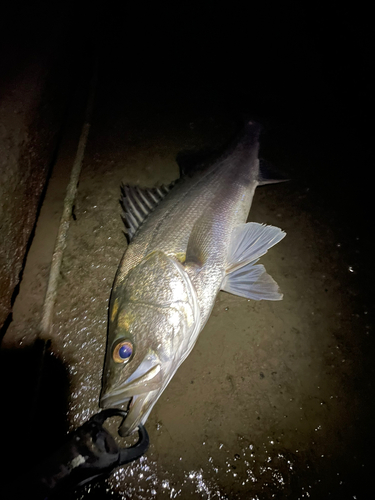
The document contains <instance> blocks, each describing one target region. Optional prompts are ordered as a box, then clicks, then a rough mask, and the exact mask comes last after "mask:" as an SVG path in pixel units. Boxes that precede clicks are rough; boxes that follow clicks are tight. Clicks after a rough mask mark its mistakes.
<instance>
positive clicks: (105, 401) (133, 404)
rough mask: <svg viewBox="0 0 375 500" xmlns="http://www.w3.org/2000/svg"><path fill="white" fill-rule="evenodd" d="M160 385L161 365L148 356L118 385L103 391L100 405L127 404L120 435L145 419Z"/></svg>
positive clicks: (117, 405)
mask: <svg viewBox="0 0 375 500" xmlns="http://www.w3.org/2000/svg"><path fill="white" fill-rule="evenodd" d="M162 385H163V377H162V370H161V365H160V363H157V364H155V359H152V358H151V357H150V356H148V357H146V358H145V359H144V360H143V361H142V363H141V364H140V365H139V367H138V368H137V369H136V370H135V371H134V372H133V373H132V374H131V375H130V376H129V377H128V378H127V379H126V380H125V382H124V383H123V384H122V385H121V386H120V387H118V388H115V389H108V390H104V391H103V393H102V395H101V397H100V406H101V407H102V408H116V407H117V408H118V407H119V406H120V405H125V404H128V408H127V411H128V415H127V417H126V419H125V421H124V423H123V424H122V425H121V427H120V429H119V434H120V435H121V436H128V435H129V434H131V433H132V432H134V431H136V430H137V428H138V425H139V424H140V423H142V424H143V423H144V422H145V421H146V420H147V417H148V415H149V413H150V411H151V409H152V407H153V405H154V404H155V402H156V401H157V394H158V393H159V392H160V388H161V386H162Z"/></svg>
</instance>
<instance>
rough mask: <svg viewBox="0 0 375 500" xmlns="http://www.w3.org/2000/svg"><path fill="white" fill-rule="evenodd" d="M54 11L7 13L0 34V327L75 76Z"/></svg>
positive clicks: (68, 43) (70, 48)
mask: <svg viewBox="0 0 375 500" xmlns="http://www.w3.org/2000/svg"><path fill="white" fill-rule="evenodd" d="M56 14H58V13H56V11H52V12H50V13H49V16H48V17H47V18H45V19H44V21H43V22H42V21H40V20H39V21H38V19H40V18H39V16H37V14H36V13H35V12H34V13H33V17H31V18H30V19H28V18H27V13H25V12H24V16H23V18H22V19H21V20H20V19H17V16H18V14H17V13H14V15H13V17H12V16H10V17H9V19H8V22H9V25H12V26H16V27H18V31H17V32H14V31H12V32H10V31H8V34H7V35H5V34H4V32H3V33H2V35H3V36H2V39H0V328H1V327H2V326H3V325H4V322H6V320H7V318H9V314H10V312H11V306H12V296H13V295H14V294H15V290H16V287H17V285H18V283H19V281H20V275H21V273H22V268H23V262H24V259H25V255H26V251H27V247H28V243H29V241H30V237H31V235H32V231H33V227H34V225H35V222H36V217H37V213H38V208H39V205H40V203H41V197H42V194H43V190H44V187H45V185H46V182H47V179H48V173H49V169H50V165H51V162H52V159H53V154H54V151H55V149H56V146H57V142H58V134H59V131H60V130H61V126H62V123H63V118H64V113H65V111H66V107H67V103H68V101H69V97H70V95H71V92H72V89H73V77H74V76H76V75H75V74H74V73H75V71H76V70H77V68H76V67H75V61H76V57H75V52H74V44H73V43H72V38H73V37H72V35H71V33H69V30H68V29H67V25H66V24H64V23H63V20H64V19H66V18H67V14H66V12H65V13H64V14H65V17H64V16H63V15H62V14H63V13H61V12H60V14H59V15H58V16H56ZM56 19H58V20H59V22H56ZM48 20H49V21H52V20H54V21H55V22H54V23H49V22H48ZM15 21H18V23H17V22H15ZM69 27H71V25H70V26H68V28H69ZM1 42H2V45H1ZM78 50H79V48H78Z"/></svg>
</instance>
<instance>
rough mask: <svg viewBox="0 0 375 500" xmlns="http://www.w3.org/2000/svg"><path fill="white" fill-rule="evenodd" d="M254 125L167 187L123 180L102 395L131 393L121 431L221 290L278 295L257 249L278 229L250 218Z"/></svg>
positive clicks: (180, 354)
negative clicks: (121, 235) (124, 230)
mask: <svg viewBox="0 0 375 500" xmlns="http://www.w3.org/2000/svg"><path fill="white" fill-rule="evenodd" d="M259 131H260V127H259V125H258V124H256V123H254V122H249V123H248V124H247V125H246V127H245V129H244V130H243V132H242V134H241V136H240V138H239V139H238V140H237V141H236V142H235V143H234V144H233V145H232V146H230V147H229V148H228V149H227V151H226V152H225V153H224V154H223V155H222V156H221V157H219V159H218V160H216V161H215V162H214V163H213V164H211V165H209V166H208V167H206V168H205V170H204V171H201V172H197V173H196V174H195V175H194V176H193V177H190V178H189V177H186V178H184V179H181V180H180V181H179V182H177V183H176V185H175V186H174V187H173V188H171V189H169V188H165V187H162V188H158V189H153V190H146V189H140V188H131V187H125V188H124V194H125V196H124V199H123V206H124V208H125V214H124V218H125V222H126V225H127V226H128V234H129V238H130V244H129V246H128V248H127V250H126V252H125V254H124V257H123V259H122V261H121V264H120V267H119V269H118V272H117V275H116V279H115V282H114V286H113V290H112V294H111V300H110V312H109V327H108V341H107V351H106V359H105V365H104V372H103V388H102V393H101V399H100V405H101V406H102V407H104V408H107V407H118V406H119V405H121V404H124V403H129V402H130V405H129V408H130V409H129V414H128V416H127V418H126V420H125V422H124V424H123V425H122V427H121V434H122V435H124V436H125V435H128V434H131V433H132V432H134V431H135V430H136V429H137V427H138V425H139V424H140V423H142V424H144V423H145V421H146V420H147V418H148V416H149V414H150V412H151V410H152V408H153V406H154V405H155V403H156V401H157V400H158V398H159V397H160V395H161V393H162V392H163V391H164V389H165V388H166V386H167V385H168V383H169V381H170V380H171V378H172V377H173V375H174V374H175V372H176V370H177V369H178V367H179V366H180V365H181V363H182V362H183V361H184V360H185V359H186V357H187V356H188V355H189V353H190V352H191V350H192V349H193V347H194V344H195V342H196V340H197V338H198V335H199V333H200V332H201V331H202V329H203V328H204V326H205V324H206V322H207V320H208V318H209V316H210V313H211V311H212V308H213V306H214V303H215V299H216V296H217V294H218V292H219V290H224V291H227V292H230V293H233V294H236V295H240V296H242V297H247V298H251V299H255V300H261V299H268V300H280V299H281V298H282V295H281V294H280V293H279V291H278V286H277V284H276V282H275V281H274V280H273V279H272V278H271V277H270V276H269V275H268V274H267V273H266V271H265V269H264V267H263V266H262V265H259V264H258V265H255V263H256V262H257V261H258V259H259V257H261V256H262V255H264V254H265V253H266V252H267V250H268V249H269V248H270V247H272V246H273V245H275V244H276V243H278V242H279V241H280V240H281V239H282V238H283V237H284V236H285V233H284V232H283V231H281V229H279V228H276V227H273V226H266V225H262V224H257V223H252V222H250V223H247V224H246V220H247V217H248V214H249V211H250V206H251V202H252V199H253V196H254V191H255V188H256V187H257V186H259V185H260V184H267V183H271V182H277V181H275V180H270V179H265V178H263V177H262V174H261V172H260V169H259V159H258V150H259V141H258V139H259Z"/></svg>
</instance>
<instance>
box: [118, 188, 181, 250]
mask: <svg viewBox="0 0 375 500" xmlns="http://www.w3.org/2000/svg"><path fill="white" fill-rule="evenodd" d="M175 183H176V181H174V182H172V183H171V184H170V185H169V186H164V185H162V186H160V187H158V188H152V189H143V188H140V187H138V186H128V185H125V184H122V185H121V194H122V196H121V200H120V203H121V206H122V208H123V213H122V220H123V221H124V224H125V233H126V236H127V239H128V242H129V243H130V241H131V239H132V238H133V236H134V234H135V233H136V231H137V230H138V228H139V227H140V226H141V225H142V223H143V222H144V220H145V219H146V218H147V217H148V215H149V214H150V213H151V212H153V211H154V210H155V207H156V206H157V205H158V204H159V203H160V202H161V200H163V199H164V198H165V197H166V195H167V194H168V193H169V191H170V190H171V189H172V187H173V186H174V185H175Z"/></svg>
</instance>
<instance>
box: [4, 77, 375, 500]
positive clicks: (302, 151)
mask: <svg viewBox="0 0 375 500" xmlns="http://www.w3.org/2000/svg"><path fill="white" fill-rule="evenodd" d="M81 97H82V96H81ZM81 97H79V96H78V97H77V99H79V102H80V103H81V107H83V106H82V102H84V100H83V101H81V100H80V99H81ZM221 104H222V103H220V102H215V100H214V99H211V102H209V103H205V102H202V101H194V99H193V100H192V101H189V100H186V99H185V100H183V99H182V97H181V95H180V96H179V95H178V94H176V95H175V96H173V93H171V94H168V93H167V92H164V93H163V92H161V93H160V94H158V93H157V92H156V91H154V93H153V92H151V91H149V92H147V91H145V89H144V88H143V89H142V88H136V87H130V88H129V87H127V91H126V92H124V90H123V87H122V86H121V85H120V83H119V82H118V81H117V82H112V83H109V81H108V80H104V79H101V80H100V84H99V88H98V95H97V100H96V105H95V115H94V119H93V124H92V129H91V133H90V136H89V142H88V146H87V150H86V155H85V159H84V165H83V170H82V173H81V178H80V183H79V191H78V197H77V200H76V203H75V207H74V220H72V223H71V227H70V230H69V235H68V241H67V248H66V251H65V254H64V258H63V265H62V270H61V277H60V285H59V290H58V296H57V302H56V307H55V316H54V325H53V337H52V345H51V353H52V354H50V355H49V357H50V358H51V359H53V360H55V362H56V363H57V364H58V365H59V369H58V370H57V374H55V372H54V369H51V370H50V367H49V363H50V362H48V363H47V368H46V369H45V370H44V373H43V377H44V378H47V379H49V380H48V384H47V389H46V390H45V392H42V394H43V398H44V399H43V405H42V406H43V412H44V414H43V415H44V419H45V421H46V422H48V423H49V427H48V426H47V427H48V429H49V432H50V434H49V437H50V438H51V436H53V432H54V429H55V432H57V427H56V428H54V424H55V423H56V419H57V418H59V419H60V420H61V424H60V427H59V432H60V433H62V434H63V431H64V432H65V430H68V429H69V430H72V429H74V428H76V427H78V426H79V425H81V424H82V423H83V422H85V421H86V420H87V419H88V418H89V417H90V416H91V415H92V414H94V413H96V412H97V411H98V410H99V408H98V398H99V393H100V388H101V375H102V365H103V360H104V353H105V343H106V328H107V314H108V300H109V295H110V291H111V286H112V283H113V279H114V276H115V272H116V270H117V267H118V264H119V261H120V258H121V256H122V254H123V252H124V250H125V248H126V239H125V237H124V234H123V232H122V230H123V227H122V221H121V217H120V214H121V209H120V205H119V201H118V200H119V195H120V184H121V183H122V182H123V183H128V184H137V185H140V186H144V187H153V186H155V185H159V184H168V183H169V182H171V181H172V180H174V179H176V178H177V177H178V175H179V170H178V165H177V163H176V161H175V157H176V154H177V153H178V152H179V151H181V150H189V149H194V150H197V151H199V150H202V149H216V148H218V147H220V145H221V144H222V143H223V142H225V141H226V140H227V139H228V138H229V137H230V136H231V135H232V133H233V132H234V130H235V128H236V126H237V125H236V124H237V122H236V120H237V118H238V111H239V109H238V106H237V108H236V110H233V109H231V108H230V106H227V105H221ZM81 119H82V113H80V110H79V107H78V110H76V111H75V112H74V111H73V112H72V113H71V115H70V118H69V121H68V125H67V131H66V134H65V137H64V139H63V142H62V145H61V148H60V152H59V158H58V160H57V163H56V167H55V169H54V172H53V174H52V177H51V180H50V184H49V189H48V191H47V194H46V198H45V203H44V205H43V207H42V210H41V214H40V218H39V222H38V226H37V229H36V233H35V238H34V241H33V246H32V247H31V249H30V253H29V257H28V261H27V264H26V268H25V272H24V279H23V282H22V283H21V288H20V293H19V296H18V299H17V302H16V304H15V308H14V321H13V322H12V324H11V325H10V327H9V329H8V331H7V333H6V335H5V337H4V340H3V344H2V347H3V351H4V352H8V353H12V354H14V355H16V354H15V353H18V352H20V351H23V352H27V346H30V345H32V344H33V342H34V340H35V337H36V333H37V331H38V323H39V321H40V314H41V304H42V301H43V297H44V293H45V288H46V283H47V278H48V267H49V255H50V252H52V249H53V245H54V238H55V234H56V232H57V224H58V221H59V214H60V209H61V207H62V200H63V197H64V191H65V183H66V182H67V180H68V176H69V170H70V168H71V164H72V161H73V159H74V154H75V144H76V141H77V139H78V136H79V124H80V123H81ZM257 119H258V120H259V121H261V122H262V123H263V125H264V128H265V131H264V135H263V137H262V138H261V156H262V157H264V158H266V159H269V160H271V161H272V162H273V163H274V164H276V165H278V166H279V167H280V168H281V169H284V170H286V171H287V172H289V174H290V177H291V181H290V182H289V183H284V184H279V185H271V186H264V187H261V188H258V189H257V191H256V194H255V198H254V202H253V206H252V209H251V212H250V216H249V221H255V222H262V223H266V224H272V225H276V226H278V227H281V228H282V229H283V230H284V231H286V233H287V237H286V238H285V239H284V240H283V241H282V242H281V243H279V244H278V245H277V246H276V247H274V248H272V250H271V251H270V252H269V253H268V254H267V255H266V256H265V257H264V258H262V262H263V264H264V265H265V267H266V269H267V271H268V272H269V274H270V275H271V276H272V277H273V278H274V279H275V280H276V281H277V282H278V283H279V285H280V288H281V289H282V291H283V293H284V299H283V301H281V302H264V301H262V302H259V303H258V302H254V301H248V300H246V299H244V298H240V297H235V296H231V295H229V294H226V293H224V292H220V294H219V296H218V298H217V301H216V304H215V307H214V310H213V312H212V315H211V317H210V320H209V322H208V324H207V326H206V327H205V329H204V331H203V332H202V333H201V335H200V337H199V339H198V342H197V344H196V346H195V348H194V350H193V352H192V353H191V355H190V356H189V357H188V359H187V360H186V361H185V362H184V363H183V365H182V366H181V367H180V369H179V370H178V372H177V373H176V375H175V376H174V378H173V379H172V381H171V383H170V384H169V386H168V388H167V389H166V390H165V392H164V393H163V395H162V396H161V398H160V399H159V401H158V403H157V404H156V406H155V408H154V409H153V411H152V413H151V415H150V417H149V419H148V422H147V429H148V431H149V434H150V440H151V446H150V449H149V451H148V452H147V454H146V455H145V456H144V457H143V458H142V459H141V460H139V461H138V462H137V463H134V464H131V465H129V466H127V467H124V468H120V469H118V470H116V471H114V473H113V474H112V475H111V476H110V477H109V478H108V479H107V480H105V481H102V482H100V483H98V484H96V485H93V486H87V487H86V488H85V489H83V490H81V491H80V492H78V493H77V495H76V498H77V499H78V498H81V499H86V498H87V499H89V498H119V499H130V498H131V499H134V500H137V499H149V498H160V499H163V498H181V499H184V498H208V499H214V498H218V499H226V498H228V499H232V498H233V499H235V498H238V499H254V500H255V499H257V500H258V499H259V500H262V499H266V500H267V499H271V498H279V499H284V498H285V499H286V498H287V499H303V498H341V499H346V498H352V499H360V498H368V497H366V488H367V481H368V478H369V477H370V476H369V469H370V464H371V456H372V452H371V442H372V428H371V425H372V420H371V415H372V413H371V412H372V402H371V401H370V397H371V387H372V385H371V384H372V381H373V378H372V377H373V368H372V367H371V357H370V356H371V352H372V351H371V349H372V347H373V346H372V340H371V320H370V318H369V316H370V313H371V310H370V309H369V308H370V307H371V303H370V296H369V295H368V291H367V288H366V279H365V278H366V268H364V266H363V262H366V257H367V256H365V255H364V249H365V242H364V241H363V239H362V236H363V231H362V229H363V227H362V226H358V227H357V226H355V224H354V223H353V221H352V220H351V219H350V217H348V213H350V212H351V211H352V209H351V205H350V200H349V199H348V202H347V204H346V209H345V210H344V209H343V206H344V201H343V200H342V199H340V196H337V193H336V194H335V196H337V200H338V201H337V203H333V202H332V189H333V188H334V186H335V183H334V182H333V181H332V176H333V174H331V173H328V174H327V176H326V177H324V172H329V169H330V168H331V169H332V171H333V172H336V173H337V172H339V171H340V168H339V165H338V163H339V162H341V160H342V157H341V156H340V154H341V153H340V154H339V153H338V154H337V156H336V157H335V152H334V151H332V150H333V146H334V143H332V144H331V145H328V144H327V142H326V143H325V142H324V140H325V139H324V138H325V137H327V136H324V133H325V132H326V131H327V130H328V129H329V125H328V124H327V123H325V125H324V130H323V132H322V130H321V131H320V140H321V143H319V144H317V139H316V138H314V137H313V133H314V131H315V132H316V128H315V125H316V123H317V121H318V120H317V121H316V122H314V123H311V122H310V123H309V121H308V120H306V121H304V122H303V121H298V120H296V119H293V118H291V117H284V118H279V117H274V116H271V115H267V114H265V115H264V116H262V115H261V114H259V113H258V116H257ZM315 119H316V118H315ZM332 161H333V162H335V161H336V162H337V164H336V165H334V164H332ZM336 186H337V189H342V191H341V192H342V197H345V196H346V195H347V193H348V191H349V188H347V186H346V184H345V186H343V185H342V182H341V180H338V182H337V184H336ZM345 188H347V190H345ZM352 215H353V218H354V216H355V214H354V213H353V212H352ZM356 229H357V230H356ZM361 263H362V264H361ZM7 359H8V360H9V359H12V358H11V357H10V358H7ZM50 364H51V365H53V364H54V362H52V363H50ZM5 366H8V365H5ZM10 366H11V367H12V368H13V369H14V368H15V365H14V364H10ZM24 366H25V365H24ZM21 368H22V367H20V364H18V365H17V370H18V371H19V370H21ZM17 370H16V371H17ZM49 370H50V371H49ZM53 377H56V379H53ZM19 380H21V382H20V384H19V385H18V388H19V387H22V386H23V384H24V379H23V377H22V376H20V377H19ZM9 385H10V387H9V392H11V391H12V390H13V397H14V386H13V385H12V383H11V382H10V384H9ZM12 388H13V389H12ZM49 398H50V399H49ZM15 399H16V400H18V401H20V398H19V395H18V396H17V397H16V398H15ZM60 399H61V401H60V403H59V404H56V401H58V400H60ZM56 408H57V409H56ZM49 411H51V412H53V413H51V414H49ZM56 415H58V416H59V417H56ZM65 418H66V422H64V420H65ZM8 425H10V424H9V421H8ZM56 425H57V424H56ZM64 425H65V426H66V428H65V429H63V428H64ZM62 429H63V431H62ZM47 439H48V438H47ZM362 495H364V496H362Z"/></svg>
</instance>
